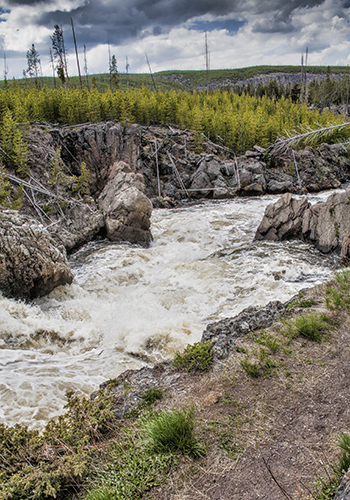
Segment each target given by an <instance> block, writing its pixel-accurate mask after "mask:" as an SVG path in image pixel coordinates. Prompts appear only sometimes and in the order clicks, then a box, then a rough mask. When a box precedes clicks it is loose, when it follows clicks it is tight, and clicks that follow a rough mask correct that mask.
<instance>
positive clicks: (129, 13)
mask: <svg viewBox="0 0 350 500" xmlns="http://www.w3.org/2000/svg"><path fill="white" fill-rule="evenodd" d="M324 1H325V0H307V1H306V2H305V0H248V2H247V1H245V0H215V1H213V0H110V1H107V0H105V1H103V2H100V1H99V0H85V2H84V4H83V5H81V6H80V7H78V8H76V9H72V10H70V11H63V10H60V9H59V3H57V0H51V4H52V11H51V12H45V13H44V14H42V15H38V19H37V21H36V22H37V24H38V25H41V26H46V27H48V28H51V27H52V28H53V26H54V25H55V24H59V25H62V26H63V27H66V28H68V27H69V25H70V17H72V18H73V20H74V24H75V30H76V34H77V38H78V39H79V40H80V41H81V43H85V44H86V45H87V46H88V47H92V46H94V45H96V44H98V43H105V42H106V41H107V40H109V41H110V43H111V44H114V45H119V44H122V43H123V42H126V41H128V39H130V38H135V37H137V36H140V35H141V34H142V32H144V34H149V33H153V34H154V35H158V34H164V33H166V32H167V31H169V30H170V29H171V28H173V27H175V26H181V25H183V24H184V23H186V22H188V21H190V20H191V19H193V18H196V17H199V16H202V15H205V14H206V15H209V16H210V17H211V18H212V22H215V18H217V17H218V16H229V17H230V18H231V19H232V22H233V23H234V22H236V23H239V22H244V20H245V19H247V17H249V16H250V15H252V14H254V15H258V16H259V15H261V20H258V21H257V22H256V23H255V25H254V26H253V31H254V32H256V33H289V32H292V31H293V30H294V27H293V25H292V16H293V12H294V11H295V10H296V9H298V8H300V7H310V8H311V7H315V6H318V5H321V4H322V3H324ZM40 3H42V2H41V1H40V0H8V1H7V5H8V6H9V7H11V5H37V4H40ZM335 3H336V4H337V5H338V6H339V11H340V12H341V11H342V8H343V9H344V6H345V4H346V3H349V0H339V1H338V2H335ZM38 11H39V12H40V5H38ZM226 22H227V21H226ZM209 23H210V21H209ZM208 27H209V25H208ZM191 28H192V29H198V30H202V29H203V26H202V25H201V24H200V23H198V24H196V23H193V24H192V25H191ZM223 28H224V29H225V26H224V21H223ZM235 28H236V29H233V25H232V26H231V30H230V29H229V31H233V32H234V31H237V29H238V28H239V24H237V25H236V27H235ZM214 29H215V28H214ZM226 29H227V28H226ZM209 30H210V27H209ZM67 43H68V44H69V43H70V41H69V40H67Z"/></svg>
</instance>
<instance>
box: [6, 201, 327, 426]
mask: <svg viewBox="0 0 350 500" xmlns="http://www.w3.org/2000/svg"><path fill="white" fill-rule="evenodd" d="M328 194H329V193H323V194H321V195H317V196H314V197H313V198H312V201H316V200H319V199H322V198H326V197H327V195H328ZM275 199H277V197H274V196H266V197H262V198H246V199H235V200H230V201H220V202H219V201H218V202H204V203H199V204H197V205H192V206H187V207H185V208H178V209H174V210H154V212H153V215H152V233H153V236H154V241H153V243H152V245H151V247H150V248H148V249H144V248H140V247H137V246H132V245H126V244H115V243H110V242H107V241H102V242H94V243H91V244H88V245H87V246H85V247H84V248H82V249H81V250H79V251H78V252H77V253H75V254H74V255H73V256H71V258H70V263H71V267H72V270H73V273H74V276H75V278H74V282H73V284H72V285H66V286H63V287H59V288H57V289H56V290H54V291H53V292H52V293H51V294H50V295H49V296H48V297H45V298H42V299H39V300H36V301H35V302H33V303H32V304H25V303H23V302H16V301H13V300H9V299H5V298H2V297H1V296H0V401H1V406H0V422H1V423H6V424H8V425H14V424H15V423H21V424H24V425H28V426H29V427H30V428H42V427H43V425H44V424H45V422H47V420H48V419H49V418H51V417H53V416H56V415H58V414H60V413H62V408H63V405H64V404H65V393H66V391H67V390H68V389H72V390H74V391H77V392H78V393H81V394H85V395H88V394H89V393H91V392H92V391H94V390H96V389H97V388H98V385H99V384H100V383H101V382H102V381H104V380H106V379H108V378H115V377H116V376H117V375H118V374H120V373H121V372H123V371H125V370H126V369H129V368H140V367H141V366H144V364H153V363H156V362H158V361H161V360H164V359H167V358H171V357H172V356H173V355H174V353H175V352H176V351H177V350H181V349H182V348H183V347H184V346H185V345H187V344H188V343H193V342H196V341H199V340H200V338H201V334H202V332H203V330H204V329H205V326H206V325H207V324H208V323H210V322H213V321H216V320H219V319H221V318H224V317H231V316H234V315H236V314H237V313H239V312H240V311H241V310H242V309H244V308H245V307H247V306H249V305H263V304H265V303H267V302H269V301H270V300H277V299H278V300H281V301H286V300H288V299H289V298H290V297H291V296H292V295H294V294H295V293H297V292H298V291H299V290H300V289H302V288H305V287H309V286H312V285H314V284H317V283H321V282H324V281H326V280H327V279H328V278H329V277H330V276H331V275H332V273H333V272H334V268H335V265H336V258H334V257H327V256H324V255H322V254H320V253H319V252H318V251H317V250H315V249H314V248H313V247H311V246H309V245H307V244H304V243H302V242H299V241H293V242H284V243H272V242H254V243H253V242H252V240H253V237H254V233H255V230H256V228H257V226H258V224H259V222H260V220H261V218H262V215H263V213H264V210H265V207H266V206H267V205H268V204H269V203H271V202H272V201H274V200H275Z"/></svg>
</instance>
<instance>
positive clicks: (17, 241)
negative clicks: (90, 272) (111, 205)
mask: <svg viewBox="0 0 350 500" xmlns="http://www.w3.org/2000/svg"><path fill="white" fill-rule="evenodd" d="M72 281H73V275H72V272H71V270H70V267H69V264H68V261H67V257H66V252H65V249H64V248H63V247H61V246H57V243H56V242H55V241H54V240H53V238H52V237H51V236H50V234H49V233H48V231H47V230H46V229H45V228H44V227H43V226H42V225H41V224H39V223H38V222H37V221H35V220H33V219H31V218H29V217H26V216H23V215H19V214H18V212H16V211H14V210H6V211H3V212H0V290H1V292H2V293H3V294H4V295H5V296H6V297H13V298H16V299H21V298H23V299H33V298H35V297H39V296H42V295H46V294H48V293H50V292H51V290H53V289H54V288H55V287H56V286H59V285H65V284H66V283H71V282H72Z"/></svg>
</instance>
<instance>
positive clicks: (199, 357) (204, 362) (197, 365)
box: [174, 340, 213, 372]
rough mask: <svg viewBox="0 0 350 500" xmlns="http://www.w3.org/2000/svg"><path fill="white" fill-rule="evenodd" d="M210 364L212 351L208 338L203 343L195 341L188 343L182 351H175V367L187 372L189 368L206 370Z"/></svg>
mask: <svg viewBox="0 0 350 500" xmlns="http://www.w3.org/2000/svg"><path fill="white" fill-rule="evenodd" d="M212 364H213V351H212V343H211V341H210V340H208V341H207V342H203V343H202V342H196V343H195V344H193V345H191V344H189V345H188V346H187V347H186V349H185V350H184V353H183V354H180V353H176V355H175V359H174V366H175V368H184V369H186V370H187V371H188V372H189V371H191V370H202V371H208V370H210V368H211V366H212Z"/></svg>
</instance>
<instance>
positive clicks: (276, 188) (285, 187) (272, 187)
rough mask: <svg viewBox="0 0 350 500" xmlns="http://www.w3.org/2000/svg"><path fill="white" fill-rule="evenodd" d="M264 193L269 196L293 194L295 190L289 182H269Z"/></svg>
mask: <svg viewBox="0 0 350 500" xmlns="http://www.w3.org/2000/svg"><path fill="white" fill-rule="evenodd" d="M266 191H267V192H268V193H271V194H277V193H293V192H295V191H296V189H295V186H294V185H293V183H292V182H291V181H284V182H283V181H281V182H279V181H275V180H271V181H269V182H268V183H267V187H266Z"/></svg>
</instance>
